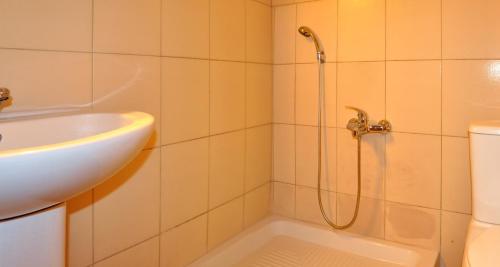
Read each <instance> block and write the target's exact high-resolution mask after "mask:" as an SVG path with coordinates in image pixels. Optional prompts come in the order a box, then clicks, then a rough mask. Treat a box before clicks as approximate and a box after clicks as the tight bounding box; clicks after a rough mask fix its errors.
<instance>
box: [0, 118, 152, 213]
mask: <svg viewBox="0 0 500 267" xmlns="http://www.w3.org/2000/svg"><path fill="white" fill-rule="evenodd" d="M153 122H154V118H153V117H152V116H151V115H149V114H146V113H142V112H131V113H121V114H119V113H116V114H114V113H89V114H77V115H69V116H59V117H48V118H37V119H27V120H26V119H25V120H19V121H7V122H0V134H2V140H1V141H0V220H2V219H7V218H11V217H15V216H19V215H23V214H27V213H30V212H33V211H37V210H40V209H43V208H46V207H49V206H52V205H54V204H57V203H60V202H63V201H66V200H67V199H69V198H71V197H72V196H74V195H76V194H78V193H80V192H83V191H86V190H88V189H90V188H92V187H94V186H95V185H97V184H98V183H101V182H103V181H104V180H105V179H106V178H109V177H110V176H112V175H113V174H114V173H116V172H117V171H118V170H120V169H121V168H122V167H123V166H125V165H126V164H127V163H128V162H129V161H131V160H132V159H133V158H134V157H135V156H136V155H137V154H138V153H139V152H140V151H141V150H142V149H143V147H144V145H145V144H146V142H147V141H148V139H149V137H150V135H151V133H152V131H153Z"/></svg>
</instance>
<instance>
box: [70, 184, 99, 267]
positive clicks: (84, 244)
mask: <svg viewBox="0 0 500 267" xmlns="http://www.w3.org/2000/svg"><path fill="white" fill-rule="evenodd" d="M66 211H67V214H66V224H67V225H68V226H67V230H66V231H67V241H66V242H67V245H66V247H67V248H66V249H67V264H68V266H70V267H73V266H74V267H77V266H89V265H92V221H93V218H92V190H90V191H87V192H85V193H83V194H80V195H79V196H77V197H75V198H73V199H70V200H69V201H68V202H66Z"/></svg>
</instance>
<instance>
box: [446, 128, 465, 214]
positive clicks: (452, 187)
mask: <svg viewBox="0 0 500 267" xmlns="http://www.w3.org/2000/svg"><path fill="white" fill-rule="evenodd" d="M442 142H443V148H442V151H443V188H442V203H443V209H444V210H449V211H456V212H461V213H469V214H470V213H471V212H472V203H471V202H472V199H471V198H472V196H471V179H470V159H469V140H468V139H467V138H460V137H446V136H443V141H442Z"/></svg>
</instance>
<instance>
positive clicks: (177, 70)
mask: <svg viewBox="0 0 500 267" xmlns="http://www.w3.org/2000/svg"><path fill="white" fill-rule="evenodd" d="M209 72H210V70H209V62H208V61H206V60H197V59H180V58H163V59H162V77H161V79H162V94H161V100H162V126H163V129H164V130H165V131H163V132H162V143H163V144H169V143H174V142H179V141H182V140H190V139H195V138H199V137H203V136H207V135H208V134H209V102H210V96H209V84H210V82H209ZM193 77H196V79H193Z"/></svg>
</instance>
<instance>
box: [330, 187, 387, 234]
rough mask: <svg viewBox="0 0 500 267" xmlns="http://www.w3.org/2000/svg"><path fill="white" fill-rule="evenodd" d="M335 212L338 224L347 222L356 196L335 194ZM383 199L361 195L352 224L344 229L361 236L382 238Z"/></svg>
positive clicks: (350, 218)
mask: <svg viewBox="0 0 500 267" xmlns="http://www.w3.org/2000/svg"><path fill="white" fill-rule="evenodd" d="M337 203H338V204H337V209H338V210H337V214H338V220H337V223H338V224H339V225H346V224H348V223H349V222H350V221H351V220H352V218H353V215H354V210H355V207H356V196H354V195H346V194H337ZM384 215H385V213H384V201H383V200H379V199H373V198H366V197H362V198H361V199H360V203H359V212H358V216H357V218H356V221H355V222H354V224H353V225H352V226H351V227H349V228H347V229H346V231H348V232H352V233H356V234H359V235H363V236H370V237H375V238H381V239H383V238H384V218H385V216H384Z"/></svg>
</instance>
